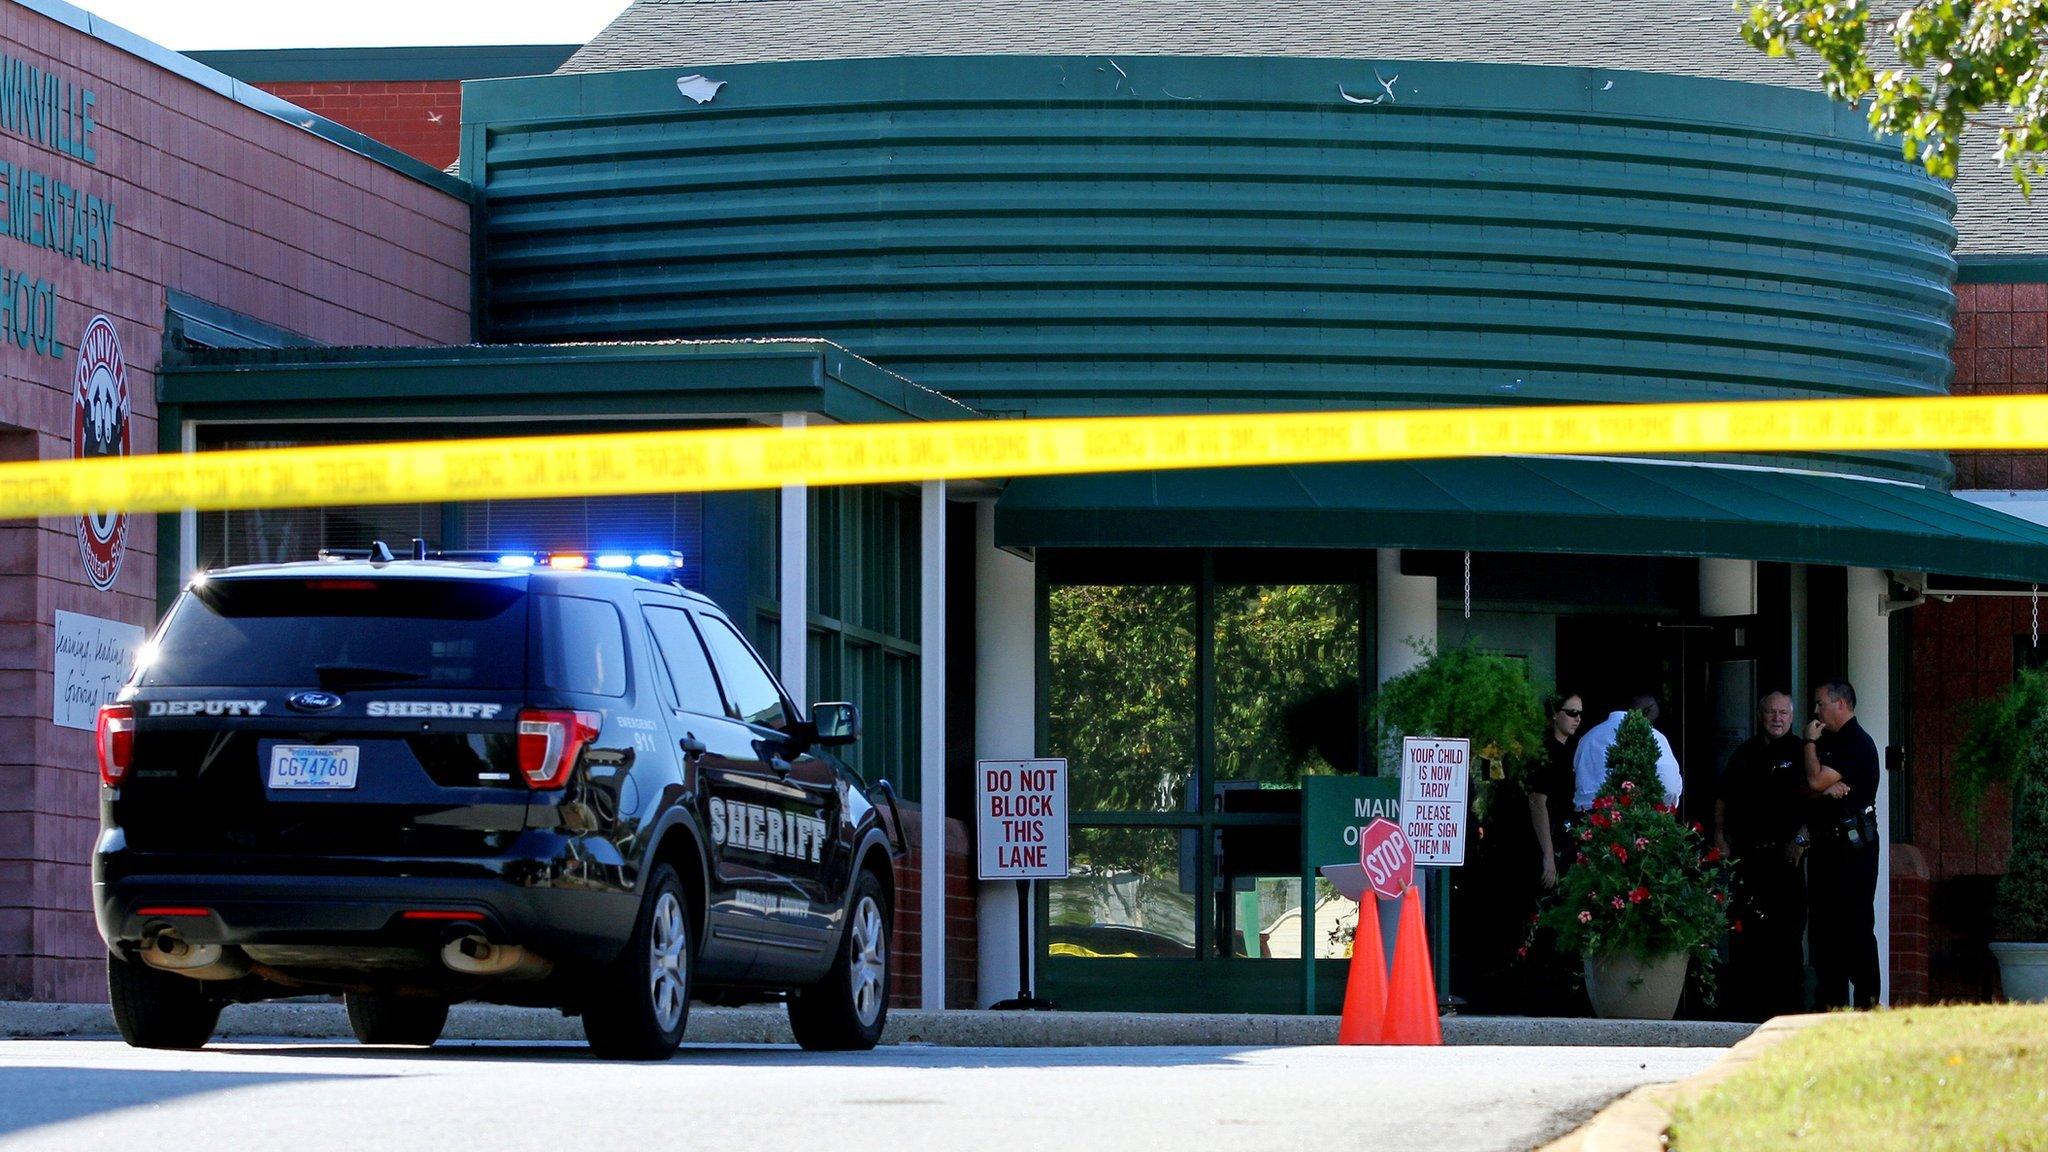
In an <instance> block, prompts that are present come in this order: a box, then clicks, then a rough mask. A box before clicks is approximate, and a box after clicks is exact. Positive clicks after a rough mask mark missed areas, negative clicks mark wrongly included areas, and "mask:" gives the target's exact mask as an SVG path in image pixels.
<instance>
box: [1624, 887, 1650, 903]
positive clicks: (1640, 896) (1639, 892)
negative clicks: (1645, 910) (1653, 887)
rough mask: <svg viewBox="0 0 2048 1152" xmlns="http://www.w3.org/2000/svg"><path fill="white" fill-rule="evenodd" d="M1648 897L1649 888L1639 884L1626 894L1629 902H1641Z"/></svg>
mask: <svg viewBox="0 0 2048 1152" xmlns="http://www.w3.org/2000/svg"><path fill="white" fill-rule="evenodd" d="M1649 898H1650V890H1649V889H1648V888H1644V887H1642V886H1640V885H1638V886H1637V887H1636V889H1635V891H1633V892H1630V893H1629V894H1628V902H1629V903H1631V904H1641V903H1642V902H1643V901H1645V900H1648V899H1649Z"/></svg>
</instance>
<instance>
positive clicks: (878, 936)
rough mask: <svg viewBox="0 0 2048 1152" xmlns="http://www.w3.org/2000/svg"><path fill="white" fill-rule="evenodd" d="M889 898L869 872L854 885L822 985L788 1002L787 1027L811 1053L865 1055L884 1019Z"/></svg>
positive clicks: (802, 991) (886, 1014) (886, 1013)
mask: <svg viewBox="0 0 2048 1152" xmlns="http://www.w3.org/2000/svg"><path fill="white" fill-rule="evenodd" d="M889 925H890V919H889V897H888V894H887V893H885V892H884V891H883V890H882V882H881V880H880V879H878V878H877V877H876V876H875V874H874V873H872V872H862V873H861V874H860V879H859V880H858V881H856V882H855V883H854V886H853V914H852V915H851V916H850V917H849V918H848V920H847V924H846V934H845V935H844V936H843V937H842V938H841V939H840V941H839V956H838V958H836V959H835V960H833V961H832V970H831V971H830V972H827V973H826V974H825V978H824V979H823V980H820V981H818V982H817V983H816V984H813V985H812V986H810V987H809V988H800V989H798V990H797V991H796V992H794V993H792V994H791V995H790V998H789V1027H790V1031H792V1032H794V1033H796V1042H797V1043H799V1044H801V1045H803V1046H804V1047H805V1048H808V1049H810V1050H811V1051H813V1052H844V1051H854V1052H865V1051H867V1050H868V1049H870V1048H873V1047H874V1046H875V1042H876V1041H878V1040H880V1039H881V1038H882V1025H884V1024H886V1023H888V1020H889Z"/></svg>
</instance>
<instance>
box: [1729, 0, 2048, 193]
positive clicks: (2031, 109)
mask: <svg viewBox="0 0 2048 1152" xmlns="http://www.w3.org/2000/svg"><path fill="white" fill-rule="evenodd" d="M1738 11H1746V13H1747V16H1746V18H1745V19H1744V20H1743V22H1742V38H1743V39H1744V40H1746V41H1747V42H1748V43H1749V44H1750V45H1751V46H1752V47H1754V48H1756V49H1757V50H1758V51H1761V52H1764V53H1766V54H1768V55H1771V56H1785V57H1795V56H1796V55H1797V49H1799V48H1805V49H1808V50H1810V51H1812V52H1813V53H1814V54H1815V55H1816V56H1818V57H1819V58H1820V61H1821V63H1822V65H1823V68H1822V71H1821V74H1820V75H1821V81H1822V83H1823V85H1824V86H1825V87H1826V89H1827V92H1828V95H1830V96H1833V97H1834V98H1835V99H1837V100H1841V101H1844V102H1846V103H1851V104H1854V103H1858V102H1860V101H1863V100H1865V99H1868V100H1869V102H1870V127H1871V130H1872V131H1874V132H1876V133H1878V134H1879V135H1883V136H1896V137H1898V139H1899V141H1900V148H1901V150H1902V152H1903V154H1904V155H1905V157H1906V159H1908V160H1917V161H1918V162H1919V163H1920V164H1922V165H1923V166H1925V168H1926V169H1927V171H1928V172H1929V173H1931V174H1933V175H1935V176H1938V177H1940V178H1942V179H1944V180H1953V179H1954V178H1955V174H1956V162H1957V159H1958V157H1959V154H1960V153H1959V149H1960V146H1961V141H1962V136H1963V131H1964V129H1965V128H1967V127H1968V126H1969V125H1970V124H1972V123H1973V122H1975V121H1976V119H1977V114H1978V113H1979V112H1982V111H1983V110H1985V109H1987V108H1995V107H1999V106H2006V107H2008V108H2009V110H2010V111H2009V115H2010V121H2009V123H2008V124H2007V125H2006V126H2004V127H2003V128H2001V129H2000V131H1999V147H1998V161H1999V163H2001V164H2004V165H2005V166H2006V167H2008V168H2009V169H2011V170H2012V174H2013V179H2014V180H2016V181H2018V182H2019V185H2020V187H2021V188H2023V189H2027V188H2029V187H2030V184H2029V178H2030V177H2032V176H2035V175H2039V174H2040V172H2041V171H2042V164H2041V161H2040V159H2039V156H2040V154H2041V153H2042V152H2044V151H2048V131H2044V124H2048V96H2044V93H2043V88H2044V86H2048V74H2044V72H2043V70H2042V69H2041V67H2040V64H2041V44H2040V36H2041V34H2042V32H2043V30H2044V25H2048V0H1974V2H1973V0H1928V2H1924V3H1919V4H1913V5H1910V6H1908V7H1907V8H1906V9H1905V10H1904V11H1902V12H1901V13H1900V14H1899V15H1898V17H1897V18H1896V19H1895V20H1893V21H1892V24H1891V27H1890V28H1889V30H1888V31H1889V35H1890V37H1891V41H1892V44H1893V46H1894V47H1895V48H1896V49H1897V51H1898V57H1899V61H1900V63H1901V65H1902V67H1899V68H1887V69H1884V70H1882V71H1873V70H1872V68H1871V64H1870V54H1869V51H1868V44H1867V41H1866V37H1867V35H1868V32H1869V24H1870V12H1869V9H1868V6H1867V4H1866V3H1865V2H1864V0H1779V2H1777V3H1770V4H1752V5H1750V6H1749V7H1748V8H1747V9H1743V8H1741V7H1740V6H1738Z"/></svg>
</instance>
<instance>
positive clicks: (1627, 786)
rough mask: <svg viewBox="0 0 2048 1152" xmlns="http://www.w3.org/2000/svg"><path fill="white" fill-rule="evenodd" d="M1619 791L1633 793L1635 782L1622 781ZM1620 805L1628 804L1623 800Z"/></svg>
mask: <svg viewBox="0 0 2048 1152" xmlns="http://www.w3.org/2000/svg"><path fill="white" fill-rule="evenodd" d="M1621 790H1622V791H1623V792H1633V791H1635V790H1636V782H1635V781H1633V780H1623V781H1622V782H1621ZM1622 803H1624V804H1626V803H1628V801H1626V800H1623V801H1622Z"/></svg>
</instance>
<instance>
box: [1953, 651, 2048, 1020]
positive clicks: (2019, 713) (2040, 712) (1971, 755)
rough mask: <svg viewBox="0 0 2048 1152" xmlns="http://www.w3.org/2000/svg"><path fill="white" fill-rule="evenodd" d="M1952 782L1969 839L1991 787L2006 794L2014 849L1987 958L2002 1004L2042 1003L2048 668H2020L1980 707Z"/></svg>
mask: <svg viewBox="0 0 2048 1152" xmlns="http://www.w3.org/2000/svg"><path fill="white" fill-rule="evenodd" d="M1955 780H1956V783H1957V785H1958V789H1957V792H1958V796H1959V798H1960V799H1961V800H1962V802H1963V814H1964V819H1965V820H1966V822H1967V823H1968V825H1969V827H1970V831H1971V834H1972V835H1975V834H1976V833H1977V830H1978V823H1979V821H1980V820H1981V819H1982V817H1983V802H1984V798H1985V797H1986V796H1987V795H1988V794H1989V793H1990V792H1991V790H1992V789H1994V788H1998V787H2009V788H2010V789H2011V790H2012V848H2011V851H2010V852H2009V853H2008V854H2007V856H2006V871H2005V876H2004V877H2003V878H2002V879H2000V880H1999V882H1998V898H1997V902H1996V903H1995V904H1994V905H1993V906H1992V912H1991V931H1992V936H1993V937H1994V939H1993V940H1992V943H1991V953H1992V955H1993V956H1996V957H1997V958H1998V971H1999V977H2000V980H2001V981H2002V982H2003V984H2004V985H2005V996H2006V999H2008V1000H2025V1001H2034V1002H2048V671H2044V670H2041V669H2029V670H2027V671H2024V672H2022V673H2020V675H2019V677H2018V678H2017V679H2016V680H2014V681H2013V683H2012V684H2011V685H2010V686H2008V687H2007V688H2006V689H2005V691H2003V692H2000V693H1999V694H1998V695H1996V696H1994V697H1992V698H1991V699H1990V700H1987V701H1985V702H1984V703H1983V704H1981V705H1979V706H1978V708H1977V712H1976V715H1975V716H1974V717H1973V718H1972V722H1971V724H1970V731H1969V735H1968V736H1967V737H1966V738H1965V740H1964V741H1963V749H1962V751H1961V752H1960V753H1959V754H1958V755H1957V757H1956V771H1955Z"/></svg>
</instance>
